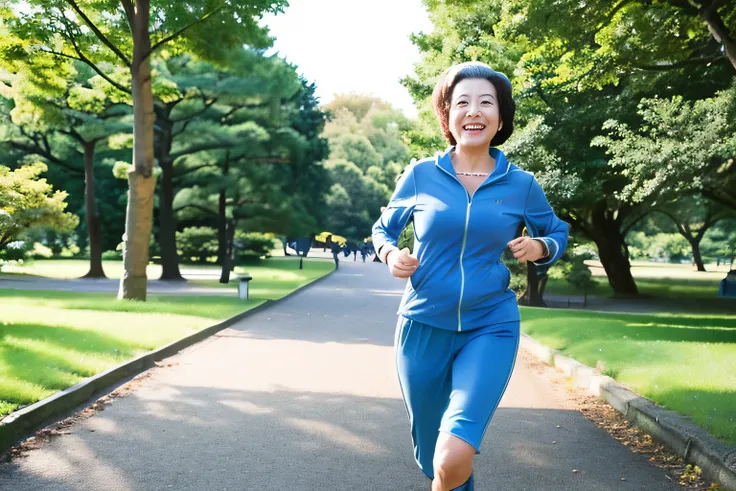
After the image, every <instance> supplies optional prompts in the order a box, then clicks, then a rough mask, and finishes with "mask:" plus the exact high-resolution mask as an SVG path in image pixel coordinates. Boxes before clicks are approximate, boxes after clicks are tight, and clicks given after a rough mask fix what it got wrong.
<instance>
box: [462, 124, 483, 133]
mask: <svg viewBox="0 0 736 491" xmlns="http://www.w3.org/2000/svg"><path fill="white" fill-rule="evenodd" d="M463 129H464V130H465V131H470V132H471V133H474V132H479V131H483V130H484V129H486V126H485V125H484V124H477V123H473V124H466V125H465V126H463Z"/></svg>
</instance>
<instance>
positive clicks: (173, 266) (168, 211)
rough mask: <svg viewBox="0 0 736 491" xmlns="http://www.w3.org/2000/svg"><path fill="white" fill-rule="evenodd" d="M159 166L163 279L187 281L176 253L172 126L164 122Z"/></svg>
mask: <svg viewBox="0 0 736 491" xmlns="http://www.w3.org/2000/svg"><path fill="white" fill-rule="evenodd" d="M161 125H162V126H163V128H164V130H163V132H162V133H161V141H160V143H159V145H160V155H159V160H158V161H159V165H160V166H161V171H162V173H161V196H160V203H159V211H158V220H159V237H158V243H159V247H160V249H161V279H162V280H177V281H185V280H184V277H183V276H182V275H181V272H180V271H179V254H178V253H177V252H176V219H175V218H174V163H173V162H172V161H171V160H170V159H169V152H170V151H171V124H170V122H168V121H166V122H162V123H161Z"/></svg>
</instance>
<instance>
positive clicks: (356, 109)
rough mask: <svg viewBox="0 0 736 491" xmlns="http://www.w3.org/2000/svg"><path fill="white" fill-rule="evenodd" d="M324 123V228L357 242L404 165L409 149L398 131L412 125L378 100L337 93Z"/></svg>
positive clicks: (366, 232)
mask: <svg viewBox="0 0 736 491" xmlns="http://www.w3.org/2000/svg"><path fill="white" fill-rule="evenodd" d="M327 109H328V110H329V111H331V113H332V117H331V119H330V121H329V122H328V123H327V124H326V125H325V129H324V133H323V136H324V137H325V138H327V140H328V142H329V148H330V157H329V159H328V160H327V161H325V163H324V168H325V170H326V171H327V173H328V175H329V182H330V183H331V186H330V189H329V192H327V193H326V194H325V198H324V199H325V204H326V206H325V210H326V211H325V215H326V216H325V222H326V228H328V229H330V230H335V231H336V232H337V233H339V234H340V235H343V236H346V237H349V238H351V240H356V241H361V240H362V239H363V238H364V237H367V236H369V235H370V233H371V226H372V225H373V223H374V222H375V220H376V219H377V218H378V216H379V214H380V208H381V207H382V206H385V204H386V202H387V201H388V199H389V198H390V196H391V193H392V192H393V190H394V187H395V186H396V179H397V177H398V176H399V174H400V173H401V171H402V169H403V168H404V167H405V166H406V164H408V162H407V160H408V156H409V149H408V146H407V145H406V143H405V142H404V138H403V136H402V131H406V130H407V129H408V128H410V127H411V123H409V121H408V120H407V119H406V118H405V117H404V116H403V114H401V112H400V111H398V110H396V109H393V108H392V107H391V105H390V104H388V103H386V102H385V101H382V100H380V99H377V98H374V97H369V96H362V95H354V94H350V95H340V96H337V97H336V98H335V100H334V101H333V102H332V103H330V104H329V105H328V106H327Z"/></svg>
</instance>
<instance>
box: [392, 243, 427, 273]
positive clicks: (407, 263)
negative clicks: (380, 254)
mask: <svg viewBox="0 0 736 491" xmlns="http://www.w3.org/2000/svg"><path fill="white" fill-rule="evenodd" d="M386 264H388V270H389V271H391V274H392V275H394V276H396V277H397V278H408V277H410V276H411V275H413V274H414V271H416V270H417V268H418V267H419V259H417V258H415V257H411V256H410V255H409V249H408V248H406V247H405V248H403V249H401V250H399V249H392V250H391V251H389V253H388V256H387V257H386Z"/></svg>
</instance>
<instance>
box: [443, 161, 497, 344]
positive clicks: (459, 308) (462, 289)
mask: <svg viewBox="0 0 736 491" xmlns="http://www.w3.org/2000/svg"><path fill="white" fill-rule="evenodd" d="M436 165H437V167H439V168H440V169H441V170H442V171H443V172H444V173H445V174H447V175H448V176H450V177H452V178H453V179H454V180H455V181H456V182H457V183H458V184H459V185H460V186H462V188H463V191H465V197H466V198H467V199H468V207H467V208H466V209H465V231H464V232H463V245H462V248H461V249H460V301H459V302H458V303H457V331H458V332H461V331H462V322H461V315H460V314H461V312H462V305H463V294H464V293H465V269H464V268H463V255H464V254H465V245H466V244H467V242H468V224H469V223H470V207H471V205H472V204H473V198H471V197H470V193H468V190H467V189H466V188H465V186H464V185H463V183H462V182H460V179H458V178H457V176H455V174H453V173H451V172H449V171H448V170H447V169H445V168H443V167H442V166H441V165H439V164H436ZM506 174H508V168H507V169H506V173H505V174H503V175H502V176H496V177H495V178H493V179H491V180H490V181H486V182H484V183H482V184H481V185H480V186H478V188H477V189H476V190H475V192H474V193H473V196H475V195H476V194H478V191H480V190H481V188H483V187H486V186H487V185H489V184H491V183H493V182H495V181H498V180H499V179H502V178H503V177H505V176H506Z"/></svg>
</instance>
